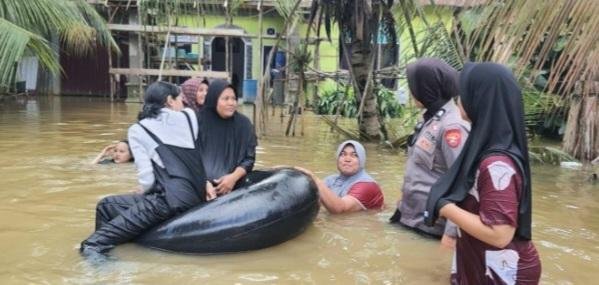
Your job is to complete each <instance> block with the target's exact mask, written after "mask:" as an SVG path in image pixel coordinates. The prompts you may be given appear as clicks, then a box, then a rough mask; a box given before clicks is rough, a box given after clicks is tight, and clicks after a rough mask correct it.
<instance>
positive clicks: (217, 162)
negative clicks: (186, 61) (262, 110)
mask: <svg viewBox="0 0 599 285" xmlns="http://www.w3.org/2000/svg"><path fill="white" fill-rule="evenodd" d="M226 88H232V89H233V90H235V89H234V88H233V86H232V85H231V84H229V83H228V82H227V81H225V80H220V79H219V80H215V81H214V82H212V83H211V84H210V86H209V87H208V94H207V95H206V101H205V103H204V108H203V109H202V110H201V111H200V112H199V115H198V122H199V141H198V144H199V147H200V149H201V151H202V159H203V161H204V168H205V169H206V175H207V176H208V178H209V179H211V180H212V179H218V178H220V177H221V176H223V175H226V174H229V173H231V172H233V170H235V168H237V167H238V166H241V167H244V168H245V169H246V171H248V172H249V171H250V170H251V168H252V167H253V163H254V161H253V160H254V157H255V152H256V144H257V142H256V135H255V134H254V126H253V125H252V123H251V122H250V120H249V119H248V118H247V117H246V116H244V115H242V114H240V113H239V112H235V113H234V114H233V116H232V117H230V118H227V119H223V118H221V116H220V115H219V114H218V113H217V111H216V105H217V103H218V98H219V97H220V95H221V93H222V92H223V91H224V90H225V89H226ZM248 158H251V159H250V160H251V161H248Z"/></svg>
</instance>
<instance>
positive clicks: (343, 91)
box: [316, 83, 404, 118]
mask: <svg viewBox="0 0 599 285" xmlns="http://www.w3.org/2000/svg"><path fill="white" fill-rule="evenodd" d="M349 87H350V88H348V86H347V85H346V84H343V83H339V84H338V85H333V86H330V87H328V88H327V87H325V88H324V90H323V91H321V93H320V97H319V100H318V105H317V106H316V112H317V113H318V114H322V115H335V114H339V115H341V116H344V117H349V118H355V117H356V116H357V115H358V108H359V105H358V102H357V100H356V96H354V91H353V88H351V86H349ZM376 96H377V103H378V104H377V105H378V108H379V113H380V114H381V116H382V117H383V118H398V117H400V116H401V115H402V114H403V113H402V110H403V109H404V108H403V107H402V106H401V105H400V104H399V103H398V102H397V100H395V93H394V92H393V91H392V90H389V89H387V88H384V87H381V88H380V89H378V90H376Z"/></svg>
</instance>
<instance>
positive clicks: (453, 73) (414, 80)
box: [406, 58, 458, 121]
mask: <svg viewBox="0 0 599 285" xmlns="http://www.w3.org/2000/svg"><path fill="white" fill-rule="evenodd" d="M406 69H407V70H406V73H407V75H408V86H409V88H410V92H411V93H412V95H413V96H414V97H415V98H416V99H417V100H418V101H420V103H422V105H424V107H425V108H426V112H425V113H424V115H423V116H424V120H425V121H428V120H429V119H430V118H432V117H433V116H434V115H435V113H437V111H438V110H439V109H441V107H443V105H445V103H447V101H449V100H450V99H451V98H453V97H455V96H457V95H458V72H457V70H455V69H454V68H453V67H451V66H449V65H448V64H447V63H445V62H444V61H442V60H440V59H436V58H421V59H419V60H417V61H416V62H413V63H410V64H408V67H407V68H406Z"/></svg>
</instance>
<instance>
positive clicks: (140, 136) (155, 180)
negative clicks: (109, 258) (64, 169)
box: [80, 82, 216, 255]
mask: <svg viewBox="0 0 599 285" xmlns="http://www.w3.org/2000/svg"><path fill="white" fill-rule="evenodd" d="M180 93H181V92H180V90H179V88H178V87H177V86H175V85H172V84H169V83H165V82H155V83H152V84H151V85H150V86H149V87H148V89H147V90H146V93H145V97H144V106H143V110H142V111H141V112H140V114H139V116H138V119H139V122H138V123H136V124H134V125H133V126H131V127H130V128H129V143H130V146H131V151H132V152H133V154H134V157H135V158H136V159H135V165H136V167H137V171H138V182H139V184H140V191H139V192H141V193H136V194H125V195H115V196H109V197H106V198H104V199H102V200H101V201H100V202H99V203H98V206H97V208H96V231H95V232H94V233H93V234H92V235H91V236H90V237H89V238H87V239H86V240H84V241H83V242H82V243H81V248H80V251H81V253H82V254H83V255H97V254H104V253H106V252H108V251H109V250H110V249H112V248H113V247H115V246H116V245H118V244H122V243H125V242H128V241H131V240H133V239H135V238H136V237H137V236H139V235H140V234H142V233H143V232H145V231H146V230H148V229H150V228H152V227H154V226H156V225H158V224H159V223H161V222H163V221H165V220H167V219H169V218H171V217H173V216H176V215H177V214H180V213H182V212H184V211H186V210H188V209H190V208H191V207H193V206H196V205H198V204H200V203H203V202H205V201H206V200H208V199H212V198H214V197H215V196H216V195H215V192H214V189H213V188H212V186H211V185H209V183H207V180H206V173H205V171H204V167H203V164H202V158H201V154H200V151H199V148H198V147H197V143H196V142H197V137H198V125H197V118H196V115H195V112H194V111H192V110H191V109H188V108H184V107H183V102H182V96H180Z"/></svg>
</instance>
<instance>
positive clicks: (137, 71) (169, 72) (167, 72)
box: [108, 68, 229, 79]
mask: <svg viewBox="0 0 599 285" xmlns="http://www.w3.org/2000/svg"><path fill="white" fill-rule="evenodd" d="M108 72H109V73H110V74H124V75H140V76H145V75H151V76H158V75H159V74H160V69H147V68H110V69H109V70H108ZM162 75H163V76H185V77H194V76H195V77H207V78H222V79H229V74H228V73H226V72H223V71H197V70H178V69H164V70H162Z"/></svg>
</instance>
